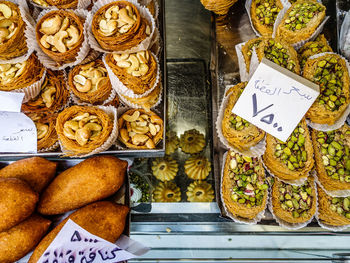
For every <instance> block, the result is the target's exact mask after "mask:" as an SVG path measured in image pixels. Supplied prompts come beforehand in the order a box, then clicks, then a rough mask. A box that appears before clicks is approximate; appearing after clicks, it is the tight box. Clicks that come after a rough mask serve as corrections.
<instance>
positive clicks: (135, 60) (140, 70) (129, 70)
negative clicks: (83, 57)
mask: <svg viewBox="0 0 350 263" xmlns="http://www.w3.org/2000/svg"><path fill="white" fill-rule="evenodd" d="M106 63H107V65H108V66H109V67H110V68H111V70H112V71H113V73H114V74H115V75H116V76H117V78H118V79H119V81H120V82H122V83H123V84H124V86H126V88H128V89H130V90H131V91H132V92H133V93H135V94H138V95H141V94H144V93H145V92H147V91H149V90H151V89H153V88H155V84H156V80H157V75H158V67H159V66H158V64H157V60H156V59H155V57H154V55H153V54H152V53H151V52H150V51H148V50H146V51H139V52H136V53H130V54H127V53H124V54H115V53H114V54H113V53H110V54H107V55H106Z"/></svg>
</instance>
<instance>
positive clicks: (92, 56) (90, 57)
mask: <svg viewBox="0 0 350 263" xmlns="http://www.w3.org/2000/svg"><path fill="white" fill-rule="evenodd" d="M101 54H102V53H101V52H98V51H96V50H94V49H90V50H89V53H88V54H87V56H86V57H85V58H84V60H83V61H82V62H81V63H80V64H87V63H89V62H91V61H94V60H96V59H97V58H98V57H99V56H100V55H101Z"/></svg>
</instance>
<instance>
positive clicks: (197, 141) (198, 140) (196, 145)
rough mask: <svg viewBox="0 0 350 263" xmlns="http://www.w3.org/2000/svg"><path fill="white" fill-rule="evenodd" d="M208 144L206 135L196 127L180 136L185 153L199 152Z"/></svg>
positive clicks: (181, 146)
mask: <svg viewBox="0 0 350 263" xmlns="http://www.w3.org/2000/svg"><path fill="white" fill-rule="evenodd" d="M206 144H207V142H206V141H205V138H204V135H203V134H202V133H200V132H199V131H197V130H196V129H191V130H188V131H185V133H184V134H181V136H180V148H181V150H182V151H183V152H184V153H190V154H193V153H199V152H201V151H202V150H203V149H204V147H205V145H206Z"/></svg>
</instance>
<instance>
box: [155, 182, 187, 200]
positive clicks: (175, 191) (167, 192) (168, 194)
mask: <svg viewBox="0 0 350 263" xmlns="http://www.w3.org/2000/svg"><path fill="white" fill-rule="evenodd" d="M153 200H154V201H155V202H180V201H181V191H180V187H178V186H177V185H176V184H175V183H174V182H160V183H159V184H158V185H157V186H156V188H155V189H154V191H153Z"/></svg>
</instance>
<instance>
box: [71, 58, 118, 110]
mask: <svg viewBox="0 0 350 263" xmlns="http://www.w3.org/2000/svg"><path fill="white" fill-rule="evenodd" d="M68 83H69V87H70V89H71V91H72V92H73V94H74V95H75V96H77V97H78V98H79V100H81V101H82V102H87V103H90V104H102V103H103V102H104V101H105V100H106V99H108V97H109V96H110V94H111V91H112V85H111V82H110V80H109V77H108V73H107V69H106V68H105V66H104V64H103V62H102V60H101V59H97V60H95V61H92V62H90V63H87V64H83V65H78V66H75V67H74V68H73V69H72V70H71V71H70V72H69V75H68Z"/></svg>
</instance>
